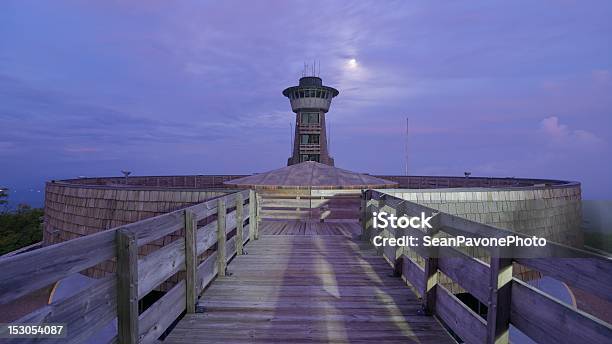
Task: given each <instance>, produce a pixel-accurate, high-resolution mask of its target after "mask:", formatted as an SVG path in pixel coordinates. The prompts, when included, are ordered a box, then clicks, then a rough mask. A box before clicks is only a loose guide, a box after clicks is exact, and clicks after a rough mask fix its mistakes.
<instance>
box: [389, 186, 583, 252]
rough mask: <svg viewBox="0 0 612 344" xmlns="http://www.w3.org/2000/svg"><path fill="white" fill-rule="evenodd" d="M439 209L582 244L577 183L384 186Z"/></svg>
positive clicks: (560, 240) (480, 220) (559, 240)
mask: <svg viewBox="0 0 612 344" xmlns="http://www.w3.org/2000/svg"><path fill="white" fill-rule="evenodd" d="M379 191H382V192H385V193H387V194H389V195H393V196H395V197H398V198H402V199H405V200H408V201H412V202H416V203H419V204H423V205H425V206H428V207H431V208H434V209H438V210H440V211H442V212H445V213H448V214H452V215H457V216H460V217H463V218H466V219H468V220H472V221H477V222H481V223H485V224H489V225H492V226H496V227H500V228H507V229H510V230H513V231H516V232H519V233H523V234H526V235H538V236H543V237H545V238H547V239H549V240H553V241H556V242H560V243H564V244H570V245H578V246H581V244H582V236H581V235H580V232H579V229H580V225H581V221H582V215H581V208H580V200H581V192H580V184H579V183H571V182H567V183H564V184H557V185H549V186H529V187H507V188H503V187H500V188H451V189H385V190H379Z"/></svg>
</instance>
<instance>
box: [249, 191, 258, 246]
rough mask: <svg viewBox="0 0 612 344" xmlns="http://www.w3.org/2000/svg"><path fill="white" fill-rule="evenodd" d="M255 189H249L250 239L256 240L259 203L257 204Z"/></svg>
mask: <svg viewBox="0 0 612 344" xmlns="http://www.w3.org/2000/svg"><path fill="white" fill-rule="evenodd" d="M255 202H256V197H255V190H253V189H250V190H249V240H251V241H253V240H255V226H256V223H255V221H257V214H256V212H257V205H256V204H255Z"/></svg>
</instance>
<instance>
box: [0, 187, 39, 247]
mask: <svg viewBox="0 0 612 344" xmlns="http://www.w3.org/2000/svg"><path fill="white" fill-rule="evenodd" d="M0 208H3V209H2V210H0V255H2V254H5V253H7V252H11V251H14V250H18V249H20V248H22V247H25V246H29V245H32V244H35V243H37V242H39V241H41V240H42V228H41V219H42V216H43V210H42V209H32V207H31V206H30V205H28V204H23V203H22V204H19V205H18V206H17V211H14V212H11V211H8V189H7V188H2V187H0Z"/></svg>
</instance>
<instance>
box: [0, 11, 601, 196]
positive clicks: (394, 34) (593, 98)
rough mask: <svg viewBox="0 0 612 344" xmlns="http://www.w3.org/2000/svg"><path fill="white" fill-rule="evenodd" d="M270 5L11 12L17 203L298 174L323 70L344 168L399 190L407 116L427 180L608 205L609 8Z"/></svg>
mask: <svg viewBox="0 0 612 344" xmlns="http://www.w3.org/2000/svg"><path fill="white" fill-rule="evenodd" d="M268 4H269V6H262V5H261V4H253V3H243V2H240V3H238V2H234V1H228V2H224V3H209V4H202V3H199V2H193V1H184V2H180V3H172V4H169V3H165V2H150V3H147V6H142V5H141V4H128V3H114V2H113V3H107V2H100V3H94V4H91V3H88V4H87V5H83V4H78V3H75V2H72V1H57V2H53V3H45V2H43V3H40V2H32V1H6V2H3V3H2V4H0V8H1V9H2V10H0V26H2V30H0V61H2V63H0V126H1V127H2V135H1V136H0V160H1V161H3V168H2V169H0V186H2V187H8V188H9V189H11V193H10V197H9V202H11V204H12V205H13V206H14V205H16V204H17V203H20V202H28V203H31V204H32V205H33V206H37V204H39V206H40V205H42V197H43V195H44V182H45V181H49V180H54V179H56V180H57V179H68V178H76V177H78V176H88V177H96V176H121V172H120V171H121V170H122V169H127V170H130V171H132V172H133V175H175V174H176V175H178V174H252V173H256V172H265V171H268V170H273V169H276V168H279V167H283V166H285V164H286V162H287V158H288V157H289V156H290V148H291V136H290V131H289V128H288V127H289V124H290V123H291V122H292V121H293V120H294V117H293V116H294V114H293V113H292V112H291V107H290V105H289V101H288V100H287V99H286V98H285V97H284V96H283V95H282V94H281V92H282V90H283V89H284V88H286V87H289V86H292V85H296V84H297V81H298V79H299V77H300V75H301V72H302V69H303V68H302V66H303V64H304V61H313V60H317V61H320V66H321V67H320V69H321V73H320V76H321V78H322V79H323V83H324V84H325V85H329V86H331V87H334V88H337V89H338V90H339V91H340V94H339V96H338V97H336V98H335V99H334V101H333V102H332V105H331V109H330V111H329V113H328V116H327V123H328V125H329V126H331V130H330V131H331V135H330V136H331V155H332V156H333V158H334V159H335V161H336V165H337V166H338V167H340V168H344V169H348V170H351V171H355V172H363V173H370V174H377V175H393V174H396V175H402V174H403V172H404V165H405V158H404V157H405V153H404V140H405V136H404V130H405V118H406V117H408V118H409V119H410V137H409V147H410V148H409V157H410V161H409V166H410V171H409V174H410V175H451V176H462V175H463V172H464V171H469V172H471V173H472V176H474V177H476V176H485V177H517V178H544V179H561V180H572V181H578V182H580V183H581V184H582V192H583V199H609V198H610V190H612V181H611V180H610V178H609V177H608V175H609V173H608V171H609V170H611V169H612V160H611V159H610V158H609V157H610V156H612V154H611V153H612V152H611V147H610V142H612V130H610V128H611V127H612V116H610V115H611V114H612V99H611V98H610V96H609V95H610V94H612V74H611V71H612V49H611V48H612V40H611V39H610V36H611V34H612V22H610V20H609V18H610V14H612V3H609V2H604V1H595V2H590V3H589V4H588V6H587V5H585V4H582V3H580V2H574V1H562V2H555V3H550V4H543V3H532V2H520V3H516V2H513V3H512V4H509V3H501V4H500V3H496V4H491V3H489V2H485V1H479V2H472V3H469V4H458V3H457V4H448V3H444V4H441V3H427V4H408V3H401V2H392V3H391V2H390V3H387V4H386V5H385V6H376V4H377V3H376V2H367V3H359V4H351V5H350V6H349V5H347V4H345V3H344V2H337V1H331V2H329V1H326V2H316V1H314V2H299V3H297V2H290V3H288V2H280V1H270V2H269V3H268ZM321 7H324V8H325V10H326V11H324V12H321V11H319V9H320V8H321ZM526 9H528V10H526ZM383 152H384V153H385V154H382V153H383ZM606 156H608V158H605V157H606ZM30 190H32V191H30ZM21 195H25V196H21ZM37 202H39V203H37Z"/></svg>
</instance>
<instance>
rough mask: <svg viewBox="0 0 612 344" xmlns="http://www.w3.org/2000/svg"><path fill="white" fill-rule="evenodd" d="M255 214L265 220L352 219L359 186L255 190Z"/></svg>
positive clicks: (356, 210) (356, 215) (356, 204)
mask: <svg viewBox="0 0 612 344" xmlns="http://www.w3.org/2000/svg"><path fill="white" fill-rule="evenodd" d="M257 197H258V201H257V205H258V207H259V209H258V214H259V216H260V217H261V218H262V219H267V220H317V221H318V220H325V219H339V218H341V219H351V218H352V219H355V218H357V217H358V216H359V190H308V189H305V190H275V191H267V192H258V193H257Z"/></svg>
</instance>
